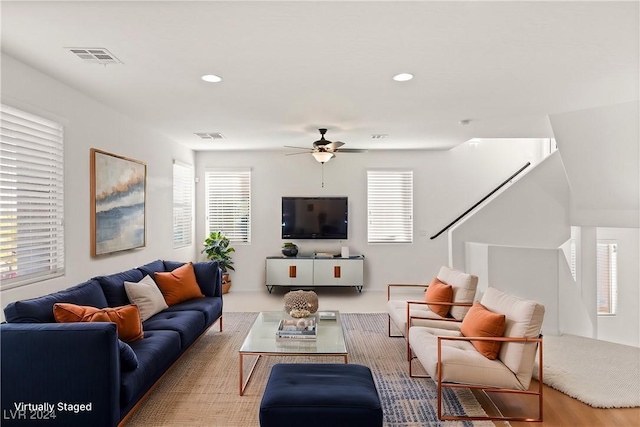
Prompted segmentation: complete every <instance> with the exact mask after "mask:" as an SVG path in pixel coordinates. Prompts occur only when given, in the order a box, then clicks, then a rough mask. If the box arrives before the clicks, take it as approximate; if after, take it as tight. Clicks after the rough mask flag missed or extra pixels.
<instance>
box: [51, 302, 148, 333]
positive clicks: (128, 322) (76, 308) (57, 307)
mask: <svg viewBox="0 0 640 427" xmlns="http://www.w3.org/2000/svg"><path fill="white" fill-rule="evenodd" d="M53 317H55V319H56V322H58V323H71V322H113V323H115V324H116V327H117V329H118V338H120V339H121V340H122V341H124V342H133V341H138V340H140V339H142V338H143V337H144V333H143V332H142V322H141V321H140V312H139V311H138V307H137V306H136V305H133V304H131V305H123V306H122V307H105V308H96V307H89V306H85V305H75V304H67V303H56V304H54V305H53Z"/></svg>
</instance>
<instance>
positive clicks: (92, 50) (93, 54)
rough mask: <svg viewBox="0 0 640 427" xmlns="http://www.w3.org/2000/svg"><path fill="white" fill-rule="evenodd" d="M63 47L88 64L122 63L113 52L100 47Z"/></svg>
mask: <svg viewBox="0 0 640 427" xmlns="http://www.w3.org/2000/svg"><path fill="white" fill-rule="evenodd" d="M65 49H67V50H68V51H69V52H71V53H73V54H74V55H76V56H77V57H78V58H80V59H82V60H83V61H84V62H87V63H89V64H104V65H107V64H122V61H120V60H119V59H118V58H116V56H115V55H114V54H112V53H111V52H109V51H108V50H107V49H103V48H100V47H89V48H85V47H65Z"/></svg>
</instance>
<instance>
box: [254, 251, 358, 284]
mask: <svg viewBox="0 0 640 427" xmlns="http://www.w3.org/2000/svg"><path fill="white" fill-rule="evenodd" d="M265 268H266V274H265V277H266V283H265V285H266V287H267V290H268V291H269V293H271V291H272V290H273V288H274V287H275V286H294V287H321V286H353V287H355V288H356V290H357V291H358V292H362V286H363V285H364V256H362V255H360V256H351V257H349V258H324V257H322V258H321V257H317V256H311V257H284V256H281V257H268V258H267V260H266V263H265Z"/></svg>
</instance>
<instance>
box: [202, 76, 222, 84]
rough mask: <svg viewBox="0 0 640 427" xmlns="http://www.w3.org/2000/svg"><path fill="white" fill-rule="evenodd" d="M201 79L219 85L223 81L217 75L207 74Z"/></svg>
mask: <svg viewBox="0 0 640 427" xmlns="http://www.w3.org/2000/svg"><path fill="white" fill-rule="evenodd" d="M201 78H202V80H204V81H205V82H207V83H219V82H221V81H222V77H218V76H216V75H215V74H205V75H204V76H202V77H201Z"/></svg>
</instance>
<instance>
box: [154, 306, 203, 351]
mask: <svg viewBox="0 0 640 427" xmlns="http://www.w3.org/2000/svg"><path fill="white" fill-rule="evenodd" d="M143 327H144V330H145V333H146V331H160V330H167V331H176V332H178V333H179V334H180V347H181V348H186V347H188V346H189V345H190V344H191V343H193V342H194V341H195V340H196V338H198V336H200V334H201V333H202V332H203V331H204V329H205V316H204V313H202V312H200V311H190V310H183V311H163V312H161V313H158V314H156V315H155V316H153V317H152V318H150V319H149V320H147V321H146V322H144V325H143Z"/></svg>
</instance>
